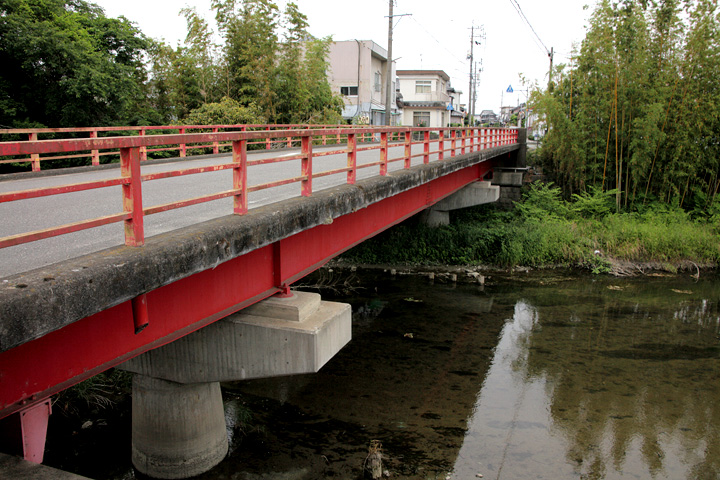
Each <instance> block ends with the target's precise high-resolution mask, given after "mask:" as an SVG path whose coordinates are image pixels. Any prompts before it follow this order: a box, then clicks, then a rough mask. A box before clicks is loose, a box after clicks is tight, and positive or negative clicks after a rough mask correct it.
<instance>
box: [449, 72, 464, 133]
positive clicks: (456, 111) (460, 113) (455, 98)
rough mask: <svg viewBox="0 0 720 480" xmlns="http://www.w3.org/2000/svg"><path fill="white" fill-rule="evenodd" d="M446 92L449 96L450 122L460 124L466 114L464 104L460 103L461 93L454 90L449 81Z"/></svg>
mask: <svg viewBox="0 0 720 480" xmlns="http://www.w3.org/2000/svg"><path fill="white" fill-rule="evenodd" d="M447 93H448V96H449V97H450V105H452V109H451V110H450V124H451V125H452V124H460V125H462V124H463V122H464V121H465V115H466V114H465V105H462V104H461V103H460V95H462V92H461V91H460V90H455V89H454V88H453V87H451V86H450V82H448V89H447Z"/></svg>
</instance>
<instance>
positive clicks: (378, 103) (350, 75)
mask: <svg viewBox="0 0 720 480" xmlns="http://www.w3.org/2000/svg"><path fill="white" fill-rule="evenodd" d="M328 60H329V63H330V69H329V72H328V79H329V81H330V85H331V87H332V89H333V92H334V93H337V94H340V87H353V86H357V87H358V94H357V95H351V96H344V97H343V100H344V102H345V108H344V109H343V112H342V115H343V117H344V118H346V119H350V118H353V117H356V116H358V115H362V116H363V117H364V118H367V120H368V122H369V123H373V124H377V123H378V115H377V113H380V114H381V115H380V116H381V117H382V118H384V111H385V92H386V91H387V88H386V78H387V77H386V73H385V70H386V68H387V51H386V50H385V49H384V48H382V47H380V46H379V45H378V44H376V43H375V42H373V41H371V40H347V41H342V42H333V43H332V44H331V45H330V52H329V54H328ZM394 71H395V65H394V64H393V74H392V78H393V84H392V85H393V86H392V87H391V88H392V92H393V96H392V102H393V103H392V108H393V109H395V110H397V106H396V105H395V82H394V79H395V74H394ZM376 74H379V75H380V82H379V84H380V91H376V89H375V78H376V77H375V75H376ZM373 111H375V112H377V113H376V114H375V115H374V118H375V121H374V122H373V113H372V112H373Z"/></svg>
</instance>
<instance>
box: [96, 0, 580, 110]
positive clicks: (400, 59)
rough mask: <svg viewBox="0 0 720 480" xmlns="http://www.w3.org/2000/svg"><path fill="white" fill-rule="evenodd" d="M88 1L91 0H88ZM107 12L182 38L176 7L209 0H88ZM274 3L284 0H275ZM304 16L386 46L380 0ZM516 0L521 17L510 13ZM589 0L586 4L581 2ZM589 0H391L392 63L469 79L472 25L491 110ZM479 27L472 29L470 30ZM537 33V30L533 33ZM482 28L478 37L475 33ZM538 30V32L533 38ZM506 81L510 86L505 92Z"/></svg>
mask: <svg viewBox="0 0 720 480" xmlns="http://www.w3.org/2000/svg"><path fill="white" fill-rule="evenodd" d="M91 1H92V0H91ZM93 3H96V4H98V5H100V6H101V7H103V8H104V9H105V13H106V14H107V15H108V16H110V17H117V16H120V15H124V16H125V17H127V18H128V19H129V20H130V21H132V22H134V23H135V24H137V26H138V27H139V28H140V30H142V32H143V33H145V35H147V36H149V37H152V38H156V39H164V40H165V41H166V42H167V43H169V44H171V45H173V46H175V45H177V44H178V42H182V41H183V40H184V38H185V20H184V18H182V17H180V16H179V15H178V12H179V11H180V9H181V8H182V7H184V6H186V5H188V6H191V7H192V6H194V7H195V8H196V9H197V11H198V13H199V14H200V15H201V16H203V17H205V18H206V19H207V20H208V21H209V22H210V23H211V25H212V24H213V23H214V14H213V12H212V11H211V10H210V0H94V1H93ZM276 3H277V4H278V5H279V6H280V8H281V10H282V9H284V7H285V4H286V3H287V2H286V1H285V0H279V1H276ZM295 3H297V5H298V6H299V8H300V11H301V12H303V13H304V14H305V15H307V16H308V22H309V24H310V27H309V30H310V33H311V34H313V35H315V36H316V37H325V36H332V38H333V40H353V39H357V40H373V41H374V42H375V43H377V44H378V45H380V46H382V47H383V48H387V31H388V19H387V15H388V0H296V1H295ZM515 4H517V5H518V6H519V8H520V10H521V11H522V12H523V13H524V15H525V18H527V20H528V22H529V24H530V25H531V26H532V29H531V27H530V26H529V25H528V23H527V22H526V21H525V20H524V19H523V18H522V17H521V15H520V14H519V13H518V9H517V8H516V7H515ZM585 4H589V5H590V8H587V9H584V8H583V6H584V5H585ZM593 6H594V1H593V0H585V1H584V0H553V1H552V2H550V1H543V2H540V1H538V0H445V1H438V0H434V1H431V0H395V9H394V10H395V11H394V14H395V15H399V14H411V16H405V17H397V18H395V23H394V25H395V27H394V33H393V57H394V58H395V59H396V60H397V67H398V69H402V70H414V69H426V70H444V71H445V72H446V73H447V74H448V75H449V76H450V79H451V83H452V85H453V87H455V88H456V89H459V90H461V91H462V92H463V95H462V97H461V103H466V101H467V96H466V95H467V92H468V86H469V74H470V63H469V60H467V56H468V54H469V52H470V28H471V26H472V25H475V27H476V33H477V34H478V35H477V36H476V41H477V42H479V43H480V44H479V45H477V44H476V45H475V47H474V56H475V61H477V62H482V65H481V68H482V72H480V74H479V77H480V84H479V87H478V97H477V104H476V111H477V112H480V111H481V110H484V109H490V110H494V111H495V112H496V113H497V112H499V109H500V102H501V101H502V103H503V104H504V105H516V104H517V103H518V102H523V101H525V92H523V91H521V90H523V88H524V87H523V86H522V85H521V83H520V75H523V76H524V77H525V78H527V79H528V80H530V81H536V82H537V83H539V84H546V83H547V73H548V69H549V66H550V61H549V58H548V54H547V51H549V50H550V49H551V48H554V51H555V63H556V64H558V63H568V62H569V58H570V53H571V50H572V47H573V44H579V42H580V41H581V40H582V39H583V38H584V35H585V27H586V25H587V19H588V17H589V15H590V14H591V12H592V7H593ZM477 27H480V30H477ZM533 29H534V31H535V32H536V33H537V36H536V35H535V34H534V33H533ZM481 33H482V35H483V36H482V37H481V36H480V34H481ZM538 37H539V39H538ZM510 85H512V88H513V90H514V93H512V94H508V93H505V91H506V90H507V88H508V86H510Z"/></svg>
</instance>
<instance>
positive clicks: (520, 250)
mask: <svg viewBox="0 0 720 480" xmlns="http://www.w3.org/2000/svg"><path fill="white" fill-rule="evenodd" d="M614 209H615V208H614V193H613V192H599V191H594V192H592V193H591V194H588V195H585V196H576V197H575V198H574V199H573V201H570V202H566V201H563V200H562V199H561V198H560V192H559V190H558V189H555V188H552V186H548V185H542V184H534V185H533V186H532V187H531V188H530V189H529V190H528V191H527V192H526V193H525V195H524V200H523V202H521V203H519V204H517V205H516V208H515V209H514V211H512V212H503V211H499V210H497V209H496V208H495V207H494V206H493V205H483V206H479V207H475V208H470V209H465V210H461V211H458V212H453V216H452V221H451V225H449V226H444V227H439V228H430V227H427V226H424V225H421V224H417V222H412V221H409V222H406V223H404V224H402V225H399V226H397V227H395V228H393V229H391V230H389V231H387V232H384V233H383V234H381V235H379V236H378V237H375V238H374V239H371V240H368V241H366V242H364V243H363V244H361V245H359V246H357V247H355V248H354V249H352V250H350V251H349V252H347V253H346V254H345V255H344V256H343V258H345V259H346V260H349V261H354V262H359V263H383V264H446V265H496V266H502V267H512V266H518V265H523V266H531V267H547V266H582V267H584V268H587V269H589V270H591V271H593V272H595V273H604V272H607V271H609V264H610V263H611V261H612V260H622V261H628V262H637V263H643V262H658V263H667V264H670V265H672V264H674V263H679V262H683V261H692V262H695V263H697V264H703V265H716V264H718V263H720V221H718V218H717V215H714V216H707V217H696V218H693V217H691V215H690V214H689V213H687V212H684V211H682V210H681V209H679V208H672V207H667V206H651V207H647V208H646V209H645V211H644V212H632V213H613V212H614ZM595 251H600V252H601V254H600V255H597V254H595Z"/></svg>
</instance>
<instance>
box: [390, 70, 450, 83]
mask: <svg viewBox="0 0 720 480" xmlns="http://www.w3.org/2000/svg"><path fill="white" fill-rule="evenodd" d="M395 74H396V75H397V76H398V77H400V76H408V77H409V76H428V77H430V76H432V77H435V76H437V77H440V78H442V79H443V80H445V81H446V82H449V81H450V77H449V76H448V74H447V73H445V72H444V71H442V70H398V71H396V72H395Z"/></svg>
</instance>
